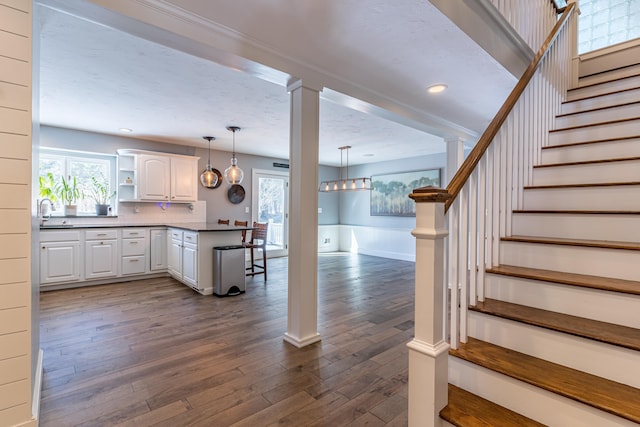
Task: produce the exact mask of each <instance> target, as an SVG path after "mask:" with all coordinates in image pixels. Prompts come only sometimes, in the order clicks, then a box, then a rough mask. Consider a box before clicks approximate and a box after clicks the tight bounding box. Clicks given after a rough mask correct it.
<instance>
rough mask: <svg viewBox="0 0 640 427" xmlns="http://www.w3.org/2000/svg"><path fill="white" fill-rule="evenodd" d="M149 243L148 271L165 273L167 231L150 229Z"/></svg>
mask: <svg viewBox="0 0 640 427" xmlns="http://www.w3.org/2000/svg"><path fill="white" fill-rule="evenodd" d="M150 238H151V243H150V245H149V252H150V254H149V258H150V259H151V265H150V267H149V268H150V271H151V272H158V271H166V270H167V252H168V246H167V230H166V229H165V228H161V229H151V232H150Z"/></svg>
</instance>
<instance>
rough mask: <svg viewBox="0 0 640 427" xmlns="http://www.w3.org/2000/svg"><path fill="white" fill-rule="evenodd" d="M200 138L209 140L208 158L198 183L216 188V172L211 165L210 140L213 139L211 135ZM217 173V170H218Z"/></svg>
mask: <svg viewBox="0 0 640 427" xmlns="http://www.w3.org/2000/svg"><path fill="white" fill-rule="evenodd" d="M202 138H204V139H206V140H207V141H209V158H208V159H207V167H206V168H205V169H204V171H202V173H201V174H200V183H201V184H202V186H203V187H205V188H216V187H217V186H218V180H219V178H218V174H217V173H215V172H214V171H213V168H212V167H211V141H215V137H213V136H203V137H202ZM218 173H219V172H218Z"/></svg>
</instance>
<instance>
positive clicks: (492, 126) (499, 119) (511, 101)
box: [414, 3, 575, 212]
mask: <svg viewBox="0 0 640 427" xmlns="http://www.w3.org/2000/svg"><path fill="white" fill-rule="evenodd" d="M574 9H575V3H571V4H569V5H568V6H567V7H566V8H565V11H564V12H563V13H562V16H561V17H560V19H558V22H556V24H555V25H554V27H553V30H552V31H551V33H550V34H549V36H548V37H547V39H546V40H545V41H544V43H543V44H542V46H541V47H540V49H539V50H538V53H536V56H534V57H533V60H531V63H530V64H529V66H528V67H527V69H526V70H525V71H524V73H523V74H522V77H520V80H519V81H518V83H517V84H516V86H515V87H514V88H513V90H512V91H511V93H510V94H509V96H508V97H507V100H506V101H505V102H504V104H503V105H502V107H501V108H500V110H499V111H498V113H497V114H496V116H495V117H494V118H493V120H492V121H491V123H489V126H488V127H487V129H486V130H485V131H484V133H483V134H482V136H481V137H480V139H479V140H478V142H477V143H476V145H475V147H473V149H472V150H471V153H469V156H468V157H467V158H466V159H465V161H464V162H463V163H462V166H460V169H458V171H457V172H456V174H455V175H454V176H453V178H452V179H451V182H449V185H448V186H447V192H448V193H449V195H450V196H451V198H450V199H448V200H447V201H446V202H445V205H444V210H445V212H446V211H447V210H448V209H449V207H450V206H451V204H452V203H453V202H454V201H455V199H456V197H457V196H458V194H459V193H460V191H461V190H462V187H463V186H464V184H465V183H466V182H467V180H468V179H469V177H470V176H471V174H472V173H473V170H474V169H475V167H476V166H477V165H478V162H480V159H481V158H482V156H483V155H484V153H485V152H486V151H487V148H489V145H491V141H493V139H494V138H495V136H496V134H497V133H498V131H499V130H500V127H501V126H502V124H503V123H504V121H505V120H506V119H507V117H508V116H509V113H511V110H512V109H513V107H514V106H515V105H516V102H517V101H518V99H519V98H520V96H521V95H522V93H523V92H524V90H525V89H526V87H527V85H528V84H529V82H530V81H531V78H532V77H533V75H534V74H535V72H536V69H537V68H538V66H539V65H540V62H541V61H542V59H544V57H545V56H546V54H547V53H548V52H549V48H550V47H551V45H552V44H553V42H554V40H555V39H556V38H557V37H558V35H559V34H560V30H561V29H562V27H563V26H564V25H565V23H566V22H567V21H568V19H569V16H571V14H572V13H573V10H574ZM414 200H415V199H414Z"/></svg>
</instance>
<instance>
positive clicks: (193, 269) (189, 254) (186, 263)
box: [182, 243, 198, 288]
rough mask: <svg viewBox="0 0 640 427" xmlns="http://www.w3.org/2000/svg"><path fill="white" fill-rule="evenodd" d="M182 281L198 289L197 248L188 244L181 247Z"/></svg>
mask: <svg viewBox="0 0 640 427" xmlns="http://www.w3.org/2000/svg"><path fill="white" fill-rule="evenodd" d="M182 281H183V282H184V283H186V284H187V285H189V286H192V287H196V288H197V287H198V247H197V246H196V245H190V244H188V243H186V244H184V245H183V246H182Z"/></svg>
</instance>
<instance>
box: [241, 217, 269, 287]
mask: <svg viewBox="0 0 640 427" xmlns="http://www.w3.org/2000/svg"><path fill="white" fill-rule="evenodd" d="M268 226H269V224H268V223H259V222H254V223H253V229H252V230H251V240H250V241H249V242H248V243H245V244H244V247H245V248H247V249H250V250H251V267H247V270H251V271H250V272H248V273H247V276H255V275H256V274H264V281H265V282H266V281H267V227H268ZM256 249H262V265H260V264H256V263H255V257H254V253H253V251H254V250H256ZM256 268H258V269H259V270H258V271H256Z"/></svg>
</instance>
